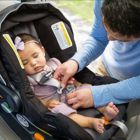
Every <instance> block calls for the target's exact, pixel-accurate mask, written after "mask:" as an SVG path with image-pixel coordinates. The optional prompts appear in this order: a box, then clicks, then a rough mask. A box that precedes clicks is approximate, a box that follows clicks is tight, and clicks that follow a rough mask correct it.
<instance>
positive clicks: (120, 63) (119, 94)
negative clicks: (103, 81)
mask: <svg viewBox="0 0 140 140" xmlns="http://www.w3.org/2000/svg"><path fill="white" fill-rule="evenodd" d="M102 2H103V1H101V0H96V1H95V8H94V13H95V23H94V26H93V28H92V32H91V34H90V37H89V39H88V40H87V41H86V42H85V44H84V45H83V49H82V50H80V51H79V52H77V53H76V54H75V55H74V56H73V57H72V58H71V59H70V60H68V61H67V62H65V63H64V64H62V65H61V66H60V67H59V68H58V69H57V71H56V72H55V78H59V79H61V81H62V84H63V85H65V84H66V82H67V80H68V79H69V78H70V77H71V76H73V75H74V74H75V73H76V72H77V71H80V70H82V69H83V68H84V67H85V66H87V65H88V64H89V63H90V62H91V61H92V60H94V59H96V58H97V57H98V56H100V55H101V54H102V53H103V55H102V62H103V68H104V69H103V70H104V71H105V72H106V74H108V75H110V76H112V77H114V78H116V79H119V80H122V81H120V82H118V83H115V84H110V85H101V86H93V87H91V88H85V89H81V90H77V91H75V92H73V93H70V94H69V95H68V103H69V104H71V105H72V106H73V108H79V107H83V108H86V107H91V106H95V107H99V106H102V105H105V104H107V103H108V102H111V101H112V102H113V103H115V104H120V103H126V102H129V101H131V100H135V99H140V94H139V91H140V86H139V85H140V84H139V83H140V71H139V67H140V58H139V56H140V26H139V25H140V17H139V15H140V1H139V0H104V3H103V5H102ZM101 6H102V14H101ZM102 21H103V23H104V27H105V29H106V31H107V32H106V31H105V29H104V27H103V25H102ZM107 38H108V39H109V40H110V41H109V42H108V39H107ZM107 44H108V45H107ZM124 79H125V80H124Z"/></svg>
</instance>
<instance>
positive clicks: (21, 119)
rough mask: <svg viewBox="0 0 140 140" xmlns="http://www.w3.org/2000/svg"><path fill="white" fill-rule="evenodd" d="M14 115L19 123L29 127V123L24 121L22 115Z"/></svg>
mask: <svg viewBox="0 0 140 140" xmlns="http://www.w3.org/2000/svg"><path fill="white" fill-rule="evenodd" d="M16 117H17V120H18V121H19V123H20V124H22V125H23V126H25V127H29V123H28V122H27V121H26V119H25V118H24V116H22V115H20V114H16Z"/></svg>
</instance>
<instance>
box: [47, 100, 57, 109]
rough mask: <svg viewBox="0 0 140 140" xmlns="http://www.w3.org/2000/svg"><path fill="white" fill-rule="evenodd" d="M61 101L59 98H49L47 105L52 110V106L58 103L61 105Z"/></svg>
mask: <svg viewBox="0 0 140 140" xmlns="http://www.w3.org/2000/svg"><path fill="white" fill-rule="evenodd" d="M59 104H60V102H59V101H57V100H49V101H47V107H48V109H49V110H51V109H52V108H54V107H56V106H57V105H59Z"/></svg>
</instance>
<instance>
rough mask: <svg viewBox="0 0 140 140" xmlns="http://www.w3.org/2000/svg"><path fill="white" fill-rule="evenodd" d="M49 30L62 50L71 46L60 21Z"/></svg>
mask: <svg viewBox="0 0 140 140" xmlns="http://www.w3.org/2000/svg"><path fill="white" fill-rule="evenodd" d="M51 28H52V30H53V33H54V35H55V37H56V39H57V42H58V44H59V46H60V48H61V49H62V50H64V49H67V48H68V47H71V46H72V41H71V39H70V36H69V34H68V31H67V29H66V27H65V25H64V23H63V22H62V21H60V22H57V23H55V24H53V25H52V26H51Z"/></svg>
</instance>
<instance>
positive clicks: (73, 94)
mask: <svg viewBox="0 0 140 140" xmlns="http://www.w3.org/2000/svg"><path fill="white" fill-rule="evenodd" d="M76 96H77V94H76V92H71V93H68V94H67V100H69V99H71V98H74V97H76Z"/></svg>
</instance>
